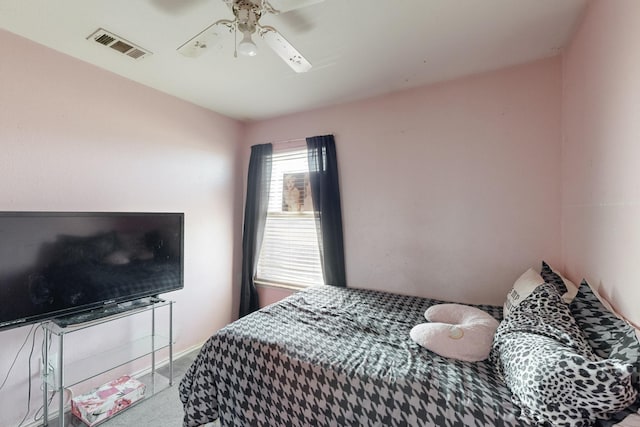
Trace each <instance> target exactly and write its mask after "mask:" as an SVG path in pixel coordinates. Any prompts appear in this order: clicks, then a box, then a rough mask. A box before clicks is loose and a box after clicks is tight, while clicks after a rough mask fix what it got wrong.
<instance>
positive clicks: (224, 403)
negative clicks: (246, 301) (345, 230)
mask: <svg viewBox="0 0 640 427" xmlns="http://www.w3.org/2000/svg"><path fill="white" fill-rule="evenodd" d="M437 303H440V301H434V300H429V299H424V298H417V297H411V296H404V295H395V294H390V293H385V292H379V291H371V290H363V289H352V288H346V289H345V288H335V287H315V288H310V289H307V290H304V291H301V292H298V293H296V294H294V295H292V296H290V297H288V298H286V299H285V300H283V301H281V302H279V303H277V304H274V305H271V306H269V307H266V308H264V309H262V310H260V311H258V312H255V313H252V314H251V315H249V316H246V317H244V318H242V319H240V320H238V321H236V322H234V323H232V324H230V325H228V326H226V327H225V328H223V329H221V330H220V331H219V332H218V333H216V334H215V335H214V336H212V337H211V338H210V339H209V340H208V341H207V343H206V344H205V345H204V346H203V348H202V350H201V352H200V354H199V355H198V357H197V358H196V360H195V361H194V363H193V364H192V366H191V367H190V368H189V370H188V371H187V373H186V375H185V376H184V378H183V379H182V381H181V382H180V387H179V388H180V399H181V400H182V403H183V404H184V411H185V418H184V426H185V427H195V426H199V425H201V424H205V423H207V422H210V421H213V420H215V419H217V418H220V421H221V424H222V425H223V426H263V425H264V426H267V425H268V426H438V427H441V426H461V427H462V426H465V427H466V426H478V427H485V426H524V425H526V424H523V422H522V421H519V420H517V417H516V416H517V413H518V409H517V408H516V407H514V406H513V405H512V403H511V399H510V393H509V391H508V389H507V388H506V386H505V385H504V383H503V382H502V380H501V379H500V378H499V377H498V374H497V373H496V371H495V370H494V367H493V365H491V364H490V362H488V361H485V362H476V363H471V362H462V361H456V360H451V359H446V358H443V357H440V356H438V355H436V354H435V353H432V352H430V351H428V350H426V349H425V348H423V347H421V346H419V345H418V344H416V343H414V342H413V341H412V340H411V338H410V337H409V331H410V330H411V328H412V327H413V326H415V325H416V324H418V323H423V322H425V320H424V317H423V313H424V311H425V310H426V309H427V308H428V307H429V306H431V305H433V304H437ZM478 307H479V308H481V309H483V310H485V311H487V312H489V313H490V314H492V315H493V316H495V317H496V318H500V316H501V311H502V310H501V308H500V307H493V306H482V305H480V306H478Z"/></svg>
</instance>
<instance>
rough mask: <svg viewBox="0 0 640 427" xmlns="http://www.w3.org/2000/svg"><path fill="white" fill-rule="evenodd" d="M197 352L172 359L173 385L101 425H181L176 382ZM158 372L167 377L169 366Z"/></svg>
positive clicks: (181, 414) (113, 426)
mask: <svg viewBox="0 0 640 427" xmlns="http://www.w3.org/2000/svg"><path fill="white" fill-rule="evenodd" d="M197 354H198V351H197V350H196V351H192V352H190V353H188V354H186V355H184V356H182V357H181V358H179V359H176V360H175V361H174V363H173V378H174V381H173V386H171V387H169V388H167V389H165V390H163V391H161V392H159V393H157V394H155V395H154V396H152V397H151V398H149V399H145V400H143V401H142V402H140V403H139V404H137V405H135V406H133V407H132V408H129V409H127V410H126V411H124V412H122V413H121V414H118V415H116V416H115V417H113V418H112V419H110V420H108V421H106V422H105V423H104V424H102V425H103V426H105V427H133V426H136V427H137V426H154V427H155V426H158V427H164V426H166V427H180V426H182V417H183V412H182V403H181V402H180V398H179V397H178V384H179V382H180V379H181V378H182V376H183V375H184V373H185V372H186V371H187V369H188V368H189V366H190V365H191V362H193V360H194V359H195V357H196V355H197ZM158 372H159V373H160V374H161V375H165V376H167V377H168V375H169V367H168V366H165V367H162V368H160V369H159V370H158Z"/></svg>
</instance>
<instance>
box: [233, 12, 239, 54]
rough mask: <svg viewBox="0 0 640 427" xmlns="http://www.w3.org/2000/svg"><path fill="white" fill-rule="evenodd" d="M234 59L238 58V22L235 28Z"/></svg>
mask: <svg viewBox="0 0 640 427" xmlns="http://www.w3.org/2000/svg"><path fill="white" fill-rule="evenodd" d="M233 57H234V58H237V57H238V21H237V20H236V25H234V26H233Z"/></svg>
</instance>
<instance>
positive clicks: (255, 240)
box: [240, 144, 273, 317]
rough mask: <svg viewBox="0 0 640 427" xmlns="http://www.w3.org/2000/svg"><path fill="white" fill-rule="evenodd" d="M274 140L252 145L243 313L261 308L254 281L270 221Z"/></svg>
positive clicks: (243, 272) (245, 223)
mask: <svg viewBox="0 0 640 427" xmlns="http://www.w3.org/2000/svg"><path fill="white" fill-rule="evenodd" d="M272 152H273V148H272V146H271V144H261V145H254V146H253V147H251V159H250V160H249V173H248V175H247V200H246V202H245V208H244V230H243V233H242V284H241V288H240V317H242V316H245V315H247V314H249V313H251V312H254V311H256V310H257V309H258V308H259V302H258V291H257V290H256V286H255V283H254V282H253V280H254V278H255V276H256V268H257V265H258V256H259V254H260V247H261V246H262V237H263V235H264V226H265V223H266V222H267V206H268V204H269V185H270V183H271V154H272Z"/></svg>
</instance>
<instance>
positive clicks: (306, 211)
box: [256, 148, 324, 286]
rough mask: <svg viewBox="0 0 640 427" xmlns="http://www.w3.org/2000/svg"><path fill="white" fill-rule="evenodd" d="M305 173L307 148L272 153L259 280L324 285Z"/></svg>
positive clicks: (306, 168)
mask: <svg viewBox="0 0 640 427" xmlns="http://www.w3.org/2000/svg"><path fill="white" fill-rule="evenodd" d="M308 174H309V166H308V162H307V150H306V148H302V149H300V148H298V149H294V150H287V151H282V152H274V154H273V158H272V170H271V184H270V191H269V206H268V209H267V221H266V224H265V230H264V238H263V241H262V248H261V250H260V256H259V259H258V269H257V273H256V281H258V282H264V283H271V284H284V285H295V286H314V285H322V284H324V279H323V276H322V267H321V265H320V250H319V248H318V237H317V231H316V223H315V218H314V212H313V204H312V201H311V193H310V191H309V190H308V188H309V186H308Z"/></svg>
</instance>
